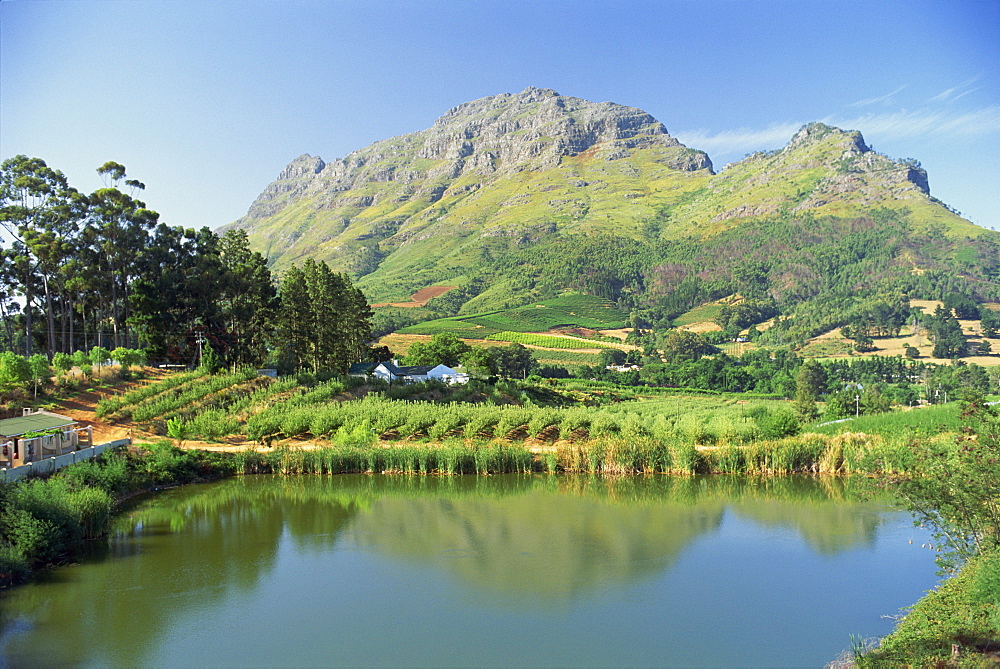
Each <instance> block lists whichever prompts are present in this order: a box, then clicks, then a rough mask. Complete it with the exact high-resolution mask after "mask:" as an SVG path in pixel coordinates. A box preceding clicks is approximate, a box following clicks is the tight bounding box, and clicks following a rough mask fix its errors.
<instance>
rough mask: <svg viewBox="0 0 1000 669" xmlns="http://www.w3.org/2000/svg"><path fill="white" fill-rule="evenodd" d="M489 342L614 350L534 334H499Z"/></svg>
mask: <svg viewBox="0 0 1000 669" xmlns="http://www.w3.org/2000/svg"><path fill="white" fill-rule="evenodd" d="M486 339H488V340H489V341H508V342H514V343H518V344H524V345H526V346H541V347H543V348H562V349H570V350H573V349H581V348H612V347H611V346H610V345H609V344H605V343H603V342H599V341H593V340H590V339H577V338H574V337H554V336H552V335H543V334H533V333H530V332H497V333H496V334H491V335H490V336H488V337H486Z"/></svg>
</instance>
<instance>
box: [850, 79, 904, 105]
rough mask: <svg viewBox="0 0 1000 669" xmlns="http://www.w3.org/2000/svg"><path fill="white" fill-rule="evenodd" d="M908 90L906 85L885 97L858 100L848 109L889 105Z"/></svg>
mask: <svg viewBox="0 0 1000 669" xmlns="http://www.w3.org/2000/svg"><path fill="white" fill-rule="evenodd" d="M905 88H906V84H903V85H902V86H900V87H899V88H897V89H896V90H894V91H892V92H891V93H886V94H885V95H880V96H878V97H877V98H868V99H866V100H858V101H857V102H852V103H851V104H849V105H847V106H848V107H869V106H871V105H879V104H888V103H890V102H892V99H893V98H894V97H896V96H897V95H899V94H900V93H901V92H902V91H903V89H905Z"/></svg>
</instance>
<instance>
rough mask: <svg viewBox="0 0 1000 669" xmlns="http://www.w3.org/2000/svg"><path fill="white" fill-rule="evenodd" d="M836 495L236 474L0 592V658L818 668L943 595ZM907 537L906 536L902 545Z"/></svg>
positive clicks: (878, 520) (929, 566) (837, 489)
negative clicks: (903, 611)
mask: <svg viewBox="0 0 1000 669" xmlns="http://www.w3.org/2000/svg"><path fill="white" fill-rule="evenodd" d="M856 485H861V484H860V483H851V482H845V481H842V480H819V479H811V478H804V477H798V478H783V479H769V480H754V479H747V478H739V477H714V478H696V479H689V478H668V477H635V478H623V479H607V480H605V479H598V478H588V477H549V476H492V477H442V478H437V477H388V476H333V477H322V476H302V477H292V478H276V477H244V478H240V479H232V480H227V481H223V482H220V483H215V484H209V485H199V486H188V487H184V488H179V489H175V490H171V491H167V492H164V493H160V494H158V495H157V496H155V497H154V498H151V499H148V500H145V501H143V502H141V503H140V504H138V505H137V506H136V507H135V508H134V509H133V510H132V511H131V512H129V513H128V514H125V515H123V516H122V517H121V518H120V521H119V522H118V524H117V526H116V529H115V532H114V534H113V535H112V536H111V537H110V540H109V542H108V544H107V545H106V546H105V547H103V548H102V549H101V550H98V551H96V552H95V555H93V556H92V557H90V558H89V559H88V560H86V561H84V562H83V563H81V564H79V565H74V566H70V567H66V568H62V569H58V570H55V571H53V572H51V573H50V574H49V575H48V576H47V577H46V578H45V579H44V581H42V582H40V583H36V584H32V585H28V586H24V587H20V588H15V589H13V590H10V591H8V592H5V593H3V594H2V596H0V606H2V609H0V657H2V658H3V660H2V662H0V664H2V665H3V666H10V667H20V666H34V665H44V666H52V665H60V666H65V665H72V666H130V667H131V666H262V665H266V666H303V665H314V666H315V665H319V666H329V665H353V666H357V665H369V666H372V665H376V666H388V665H393V666H398V665H406V666H414V665H419V666H449V665H451V666H455V665H461V666H483V665H491V666H498V665H501V666H532V665H534V666H539V665H545V666H552V665H560V666H566V665H575V666H580V665H586V666H623V665H632V666H635V665H646V666H748V665H753V666H816V667H819V666H822V665H823V664H824V663H826V662H828V661H830V660H833V659H835V657H836V656H837V655H838V653H840V652H841V651H843V650H844V649H845V648H847V647H848V646H849V645H850V635H852V634H855V635H862V636H864V637H872V636H877V635H883V634H886V633H888V632H889V631H890V629H891V626H892V621H891V620H889V619H887V618H885V617H884V616H892V615H895V614H897V613H898V612H899V609H900V607H903V606H906V605H909V604H912V603H913V602H915V601H916V600H917V599H918V598H919V597H920V596H921V595H922V594H923V593H924V592H925V591H926V590H927V589H929V588H931V587H932V586H933V585H934V584H935V583H936V577H935V575H934V571H935V567H934V564H933V555H932V554H931V553H930V552H929V551H927V550H926V549H921V548H920V544H921V543H924V542H925V541H927V537H926V536H925V535H923V534H921V531H920V530H917V529H914V528H913V527H912V524H911V523H910V521H909V519H908V518H907V517H906V516H904V515H902V514H900V513H899V512H894V511H892V510H891V509H890V508H889V507H888V506H887V504H886V503H885V501H884V500H883V501H862V499H863V498H864V497H863V495H862V494H861V493H863V492H864V491H859V490H857V489H856V488H855V487H854V486H856ZM911 541H912V543H910V542H911Z"/></svg>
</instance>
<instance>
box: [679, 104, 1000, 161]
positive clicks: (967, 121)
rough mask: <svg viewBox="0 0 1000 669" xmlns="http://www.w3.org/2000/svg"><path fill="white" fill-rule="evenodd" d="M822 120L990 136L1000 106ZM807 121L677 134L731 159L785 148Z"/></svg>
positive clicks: (868, 134)
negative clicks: (754, 127)
mask: <svg viewBox="0 0 1000 669" xmlns="http://www.w3.org/2000/svg"><path fill="white" fill-rule="evenodd" d="M814 120H819V121H821V122H823V123H826V124H828V125H832V126H836V127H838V128H843V129H844V130H860V131H861V133H862V134H864V136H865V138H866V139H869V140H870V139H875V140H877V141H885V140H900V139H917V138H924V139H928V138H935V139H948V138H952V139H959V138H966V139H968V138H971V137H985V136H988V135H993V134H996V133H1000V105H993V106H990V107H982V108H980V109H972V110H967V111H962V112H955V111H951V110H935V109H918V110H914V111H905V110H904V111H897V112H888V113H873V114H864V115H862V116H855V117H845V116H837V115H831V116H827V117H826V118H822V119H809V121H814ZM806 122H807V121H796V122H786V123H777V124H772V125H770V126H768V127H767V128H763V129H753V128H739V129H737V130H723V131H721V132H714V133H713V132H710V131H708V130H691V131H681V132H675V133H671V134H673V135H674V137H676V138H677V139H678V140H679V141H681V142H682V143H684V144H685V145H687V146H689V147H691V148H694V149H701V150H702V151H706V152H707V153H708V154H709V155H710V156H719V157H720V158H722V159H725V160H730V159H732V158H734V157H742V156H743V155H744V154H746V153H750V152H753V151H761V150H766V149H775V148H780V147H782V146H784V145H785V144H787V143H788V140H790V139H791V138H792V135H794V134H795V132H796V131H797V130H798V129H799V128H800V127H802V126H803V125H804V124H805V123H806Z"/></svg>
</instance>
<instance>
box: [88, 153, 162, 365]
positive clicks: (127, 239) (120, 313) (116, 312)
mask: <svg viewBox="0 0 1000 669" xmlns="http://www.w3.org/2000/svg"><path fill="white" fill-rule="evenodd" d="M97 173H98V174H100V175H101V177H102V178H103V179H104V180H105V185H106V186H107V187H105V188H100V189H98V190H96V191H94V192H93V193H91V194H90V198H89V205H90V207H89V216H88V219H87V226H86V228H85V230H84V237H85V242H86V243H87V244H88V245H89V246H90V248H91V249H92V250H93V251H94V252H95V254H96V260H97V268H98V271H99V274H100V275H101V276H102V278H103V283H104V286H103V288H104V289H105V290H107V291H108V293H110V295H107V294H105V295H104V300H103V302H104V310H105V312H106V317H108V318H110V322H111V326H112V332H113V342H112V343H113V346H114V347H115V348H117V347H119V346H122V345H124V344H125V343H127V342H128V339H129V331H128V318H129V314H130V307H129V294H130V289H131V284H132V282H133V280H134V279H135V278H136V277H137V275H138V272H139V267H140V259H141V256H142V252H143V250H144V249H145V248H146V246H147V245H148V243H149V231H150V230H151V229H152V228H153V226H154V225H155V224H156V221H157V219H158V218H159V214H157V213H156V212H155V211H150V210H149V209H147V208H146V204H145V203H144V202H142V201H141V200H137V199H135V198H134V197H133V195H134V194H135V193H136V192H137V191H139V190H142V189H143V188H145V186H144V185H143V184H142V183H141V182H139V181H136V180H134V179H129V180H126V179H125V167H124V166H123V165H121V164H120V163H116V162H113V161H109V162H107V163H104V164H103V165H101V166H100V167H99V168H97ZM121 185H124V186H126V187H128V188H129V189H130V191H131V193H123V192H122V191H121V190H119V188H118V187H119V186H121ZM99 343H100V342H99Z"/></svg>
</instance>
